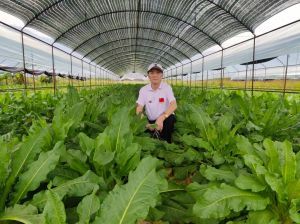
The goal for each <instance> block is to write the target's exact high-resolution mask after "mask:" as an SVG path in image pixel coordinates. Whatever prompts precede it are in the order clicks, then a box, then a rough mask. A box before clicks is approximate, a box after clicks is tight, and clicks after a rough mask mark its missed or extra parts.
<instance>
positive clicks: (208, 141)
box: [0, 85, 300, 224]
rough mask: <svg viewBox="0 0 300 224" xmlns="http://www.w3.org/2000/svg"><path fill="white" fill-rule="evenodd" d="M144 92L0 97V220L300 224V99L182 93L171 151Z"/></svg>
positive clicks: (110, 89)
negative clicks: (139, 107) (143, 107)
mask: <svg viewBox="0 0 300 224" xmlns="http://www.w3.org/2000/svg"><path fill="white" fill-rule="evenodd" d="M139 88H140V86H126V85H122V86H112V87H103V88H98V89H93V90H86V89H83V90H81V91H80V92H79V91H77V90H76V89H75V88H72V87H69V88H68V90H67V93H64V94H62V93H59V94H58V95H57V96H52V95H50V94H42V93H37V94H35V95H31V96H30V95H29V96H26V95H25V94H24V95H17V94H6V95H2V96H1V97H0V158H1V160H0V190H1V192H2V194H1V195H0V205H1V207H0V222H2V221H3V222H4V223H6V222H8V223H9V222H11V221H18V222H23V223H109V224H111V223H139V222H140V223H143V222H150V223H151V224H154V223H155V224H156V223H170V224H189V223H195V224H203V223H204V224H205V223H209V224H214V223H216V224H217V223H228V224H229V223H240V224H241V223H243V224H254V223H255V224H256V223H258V224H259V223H261V224H263V223H271V224H279V223H284V224H290V223H300V219H299V207H300V206H299V205H300V203H299V200H300V193H299V192H300V191H299V189H300V179H299V178H300V153H299V152H300V141H299V136H300V123H299V122H300V116H299V114H300V113H299V112H300V107H299V105H300V104H299V102H300V99H299V97H298V96H296V95H294V96H293V97H288V98H286V99H283V98H281V97H278V96H277V95H276V94H267V93H266V94H257V95H254V96H253V97H252V96H250V95H248V94H247V93H245V92H229V91H209V92H200V91H198V90H190V89H188V88H183V89H182V88H181V89H176V88H175V95H176V98H177V103H178V110H177V111H176V120H177V121H176V124H175V132H174V134H173V137H174V138H173V139H174V142H173V143H172V144H168V143H166V142H163V141H159V140H157V139H152V138H149V137H150V135H149V134H148V133H145V126H146V124H147V119H146V118H141V117H140V116H136V115H135V110H134V109H135V108H134V106H135V100H136V97H137V93H138V89H139Z"/></svg>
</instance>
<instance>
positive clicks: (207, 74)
mask: <svg viewBox="0 0 300 224" xmlns="http://www.w3.org/2000/svg"><path fill="white" fill-rule="evenodd" d="M207 87H208V70H207V71H206V89H207Z"/></svg>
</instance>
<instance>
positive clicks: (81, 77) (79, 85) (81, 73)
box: [79, 59, 84, 86]
mask: <svg viewBox="0 0 300 224" xmlns="http://www.w3.org/2000/svg"><path fill="white" fill-rule="evenodd" d="M81 78H83V60H82V59H81ZM82 82H83V84H82V85H83V86H84V81H82ZM79 83H80V82H79ZM79 86H80V84H79Z"/></svg>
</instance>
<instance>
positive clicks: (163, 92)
mask: <svg viewBox="0 0 300 224" xmlns="http://www.w3.org/2000/svg"><path fill="white" fill-rule="evenodd" d="M174 100H176V99H175V97H174V94H173V90H172V88H171V86H169V85H168V84H167V83H164V82H162V83H161V84H160V85H159V87H158V89H157V90H153V89H152V87H151V84H148V85H146V86H144V87H142V88H141V89H140V92H139V98H138V100H137V101H136V102H137V104H139V105H141V106H145V110H146V114H147V117H148V119H149V120H151V121H154V120H156V119H157V118H158V117H159V116H160V115H162V114H163V113H164V112H165V111H166V110H167V109H168V107H169V106H170V102H172V101H174Z"/></svg>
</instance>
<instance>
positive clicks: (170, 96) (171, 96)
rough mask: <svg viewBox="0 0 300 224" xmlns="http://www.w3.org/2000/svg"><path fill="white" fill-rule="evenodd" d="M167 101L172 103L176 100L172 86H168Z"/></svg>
mask: <svg viewBox="0 0 300 224" xmlns="http://www.w3.org/2000/svg"><path fill="white" fill-rule="evenodd" d="M167 99H168V101H169V102H170V103H171V102H172V101H174V100H176V99H175V96H174V94H173V90H172V87H171V86H168V88H167Z"/></svg>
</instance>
